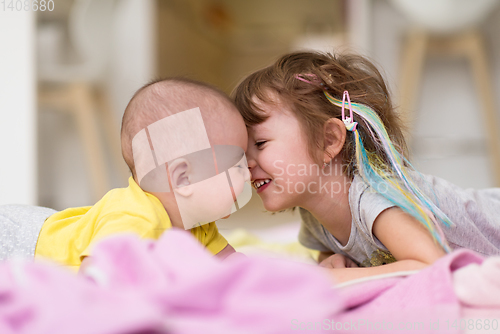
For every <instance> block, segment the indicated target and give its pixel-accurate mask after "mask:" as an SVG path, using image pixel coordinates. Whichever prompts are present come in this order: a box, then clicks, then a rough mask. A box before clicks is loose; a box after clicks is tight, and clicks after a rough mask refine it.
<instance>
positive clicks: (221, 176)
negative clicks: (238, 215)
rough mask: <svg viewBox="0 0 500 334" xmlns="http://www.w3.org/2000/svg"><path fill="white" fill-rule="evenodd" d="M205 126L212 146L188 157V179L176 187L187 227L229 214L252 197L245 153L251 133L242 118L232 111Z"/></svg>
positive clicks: (171, 171)
mask: <svg viewBox="0 0 500 334" xmlns="http://www.w3.org/2000/svg"><path fill="white" fill-rule="evenodd" d="M206 126H207V133H208V136H209V139H210V143H211V147H210V148H209V149H206V150H202V151H199V152H195V153H193V154H191V155H190V156H189V157H188V159H186V160H187V161H186V174H185V176H186V177H187V179H184V180H182V182H179V184H180V186H179V187H176V189H174V194H175V196H176V200H177V204H178V206H179V211H180V212H181V216H182V218H183V224H184V227H185V228H186V229H188V228H191V227H193V226H194V225H197V224H203V223H208V222H211V221H215V220H217V219H220V218H223V217H226V216H228V215H230V214H231V213H233V212H234V211H236V210H237V209H238V208H241V207H243V206H244V205H245V204H246V203H247V202H248V201H249V200H250V197H251V186H250V172H249V171H248V165H247V163H246V157H245V149H246V146H247V141H248V135H247V131H246V127H245V125H244V123H243V119H242V118H241V116H240V115H239V114H238V113H237V112H236V111H230V112H228V117H227V118H224V119H220V121H219V122H217V124H213V122H212V123H209V124H206ZM211 126H213V128H212V127H211ZM169 165H170V164H169ZM171 166H173V167H175V164H172V165H171ZM170 174H171V175H173V176H174V178H175V176H176V175H178V173H177V174H176V172H175V171H173V170H170ZM174 184H175V180H174Z"/></svg>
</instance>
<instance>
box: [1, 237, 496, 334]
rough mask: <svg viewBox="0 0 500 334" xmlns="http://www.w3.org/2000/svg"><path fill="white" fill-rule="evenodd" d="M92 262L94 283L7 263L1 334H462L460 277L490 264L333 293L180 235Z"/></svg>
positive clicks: (101, 249)
mask: <svg viewBox="0 0 500 334" xmlns="http://www.w3.org/2000/svg"><path fill="white" fill-rule="evenodd" d="M93 260H94V262H93V263H94V265H93V267H92V268H91V269H90V271H89V276H88V277H76V276H74V274H72V273H69V272H66V271H64V270H62V269H60V268H56V267H53V266H50V265H46V264H40V263H27V262H6V263H1V264H0V333H2V334H9V333H29V334H33V333H51V334H52V333H72V334H78V333H82V334H83V333H85V334H87V333H93V334H94V333H95V334H99V333H193V334H194V333H196V334H199V333H218V334H220V333H231V334H233V333H238V334H239V333H252V334H261V333H296V332H307V333H314V332H328V331H332V330H337V331H338V330H341V329H342V330H344V331H357V332H360V333H365V332H377V333H383V332H388V331H397V330H401V331H403V330H409V331H413V332H417V333H458V328H456V327H455V328H454V327H452V322H451V321H453V320H454V319H458V318H459V317H460V307H461V306H460V301H459V300H458V299H457V297H456V295H455V293H454V291H453V284H452V273H453V271H455V270H456V269H458V268H461V267H464V266H466V265H468V264H474V263H475V264H480V263H481V262H482V258H481V257H479V256H477V255H475V254H474V253H472V252H469V251H457V252H454V253H452V254H450V255H448V256H446V257H444V258H442V259H441V260H440V261H438V262H437V263H435V264H434V265H433V266H431V267H429V268H427V269H425V270H422V271H421V272H419V273H417V274H415V275H413V276H411V277H408V278H386V279H382V280H375V281H371V282H366V283H363V284H357V285H353V286H351V287H346V288H343V289H333V288H331V283H330V282H329V280H328V278H327V277H325V275H324V273H323V271H321V270H319V269H318V268H316V267H311V266H308V265H303V264H298V263H293V262H287V261H283V260H271V259H258V258H243V259H241V258H240V259H237V260H234V261H231V260H229V261H226V262H220V261H219V260H217V259H214V258H213V257H211V256H210V255H209V254H208V253H206V251H205V250H204V249H203V248H202V247H201V246H200V245H199V244H198V243H197V242H196V241H195V240H194V239H192V237H191V236H190V235H189V234H187V233H185V232H184V231H178V230H171V231H168V232H167V233H165V234H164V235H163V236H162V237H161V238H160V239H159V240H158V241H157V242H156V243H154V242H146V241H141V240H139V239H137V238H136V237H134V236H130V235H123V236H117V237H114V238H110V239H108V240H104V241H103V242H101V243H100V244H99V245H98V246H97V247H96V249H95V251H94V255H93ZM497 292H498V291H497Z"/></svg>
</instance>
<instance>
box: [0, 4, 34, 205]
mask: <svg viewBox="0 0 500 334" xmlns="http://www.w3.org/2000/svg"><path fill="white" fill-rule="evenodd" d="M34 60H35V58H34V15H33V13H32V12H31V11H27V12H25V11H20V12H16V11H3V10H0V154H1V158H0V204H10V203H19V204H35V203H36V170H37V165H36V130H35V129H36V126H35V125H36V114H35V101H36V100H35V99H36V97H35V72H34V63H35V62H34Z"/></svg>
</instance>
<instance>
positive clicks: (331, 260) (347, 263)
mask: <svg viewBox="0 0 500 334" xmlns="http://www.w3.org/2000/svg"><path fill="white" fill-rule="evenodd" d="M319 266H320V267H323V268H356V267H357V266H358V265H357V264H356V263H355V262H354V261H353V260H351V259H350V258H348V257H346V256H344V255H341V254H333V255H332V256H330V257H327V258H326V259H324V260H323V261H321V262H320V264H319Z"/></svg>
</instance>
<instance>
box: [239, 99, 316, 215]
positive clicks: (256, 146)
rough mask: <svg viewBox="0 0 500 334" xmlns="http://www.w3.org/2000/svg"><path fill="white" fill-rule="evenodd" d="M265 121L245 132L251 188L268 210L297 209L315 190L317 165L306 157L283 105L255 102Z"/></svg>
mask: <svg viewBox="0 0 500 334" xmlns="http://www.w3.org/2000/svg"><path fill="white" fill-rule="evenodd" d="M255 102H256V103H257V106H258V107H259V108H261V109H262V110H263V111H264V112H265V113H266V115H269V118H268V119H266V121H265V122H263V123H261V124H257V125H254V126H251V127H250V128H249V129H248V139H249V140H248V149H247V159H248V167H249V168H250V172H251V173H252V185H253V187H254V188H255V189H256V190H257V194H258V195H259V196H260V197H261V199H262V201H263V204H264V207H265V208H266V210H268V211H273V212H275V211H280V210H284V209H288V208H292V207H295V206H301V203H304V201H306V200H307V199H308V198H310V194H311V192H313V191H314V190H315V189H316V188H317V183H318V182H317V179H318V174H319V172H320V170H319V168H320V167H319V166H318V165H317V164H316V163H315V162H314V161H313V159H312V158H311V157H310V156H309V154H308V150H307V140H306V138H305V134H304V132H303V130H302V128H301V126H300V123H299V121H298V120H297V118H296V117H295V116H294V115H293V114H292V112H291V111H290V110H289V109H288V108H287V107H285V106H284V105H283V104H280V103H276V104H265V103H262V101H258V100H255Z"/></svg>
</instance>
